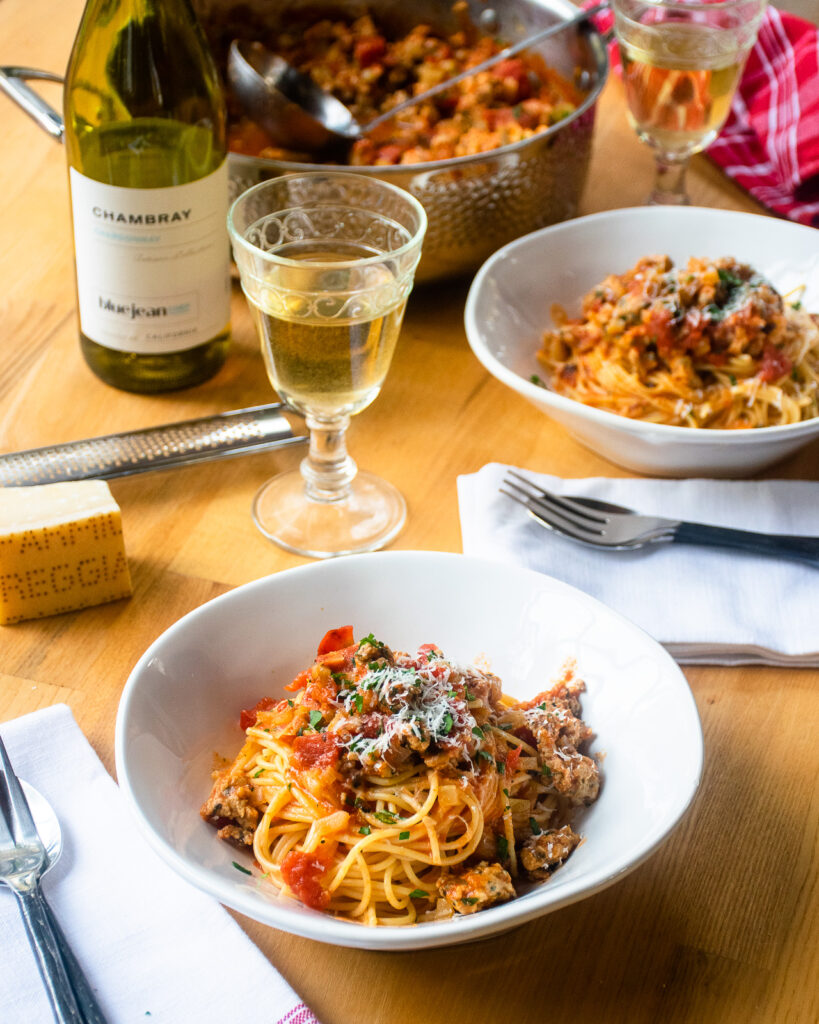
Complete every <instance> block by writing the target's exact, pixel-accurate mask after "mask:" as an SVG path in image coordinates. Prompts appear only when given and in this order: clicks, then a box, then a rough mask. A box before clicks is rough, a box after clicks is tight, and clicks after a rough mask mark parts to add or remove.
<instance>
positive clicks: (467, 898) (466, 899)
mask: <svg viewBox="0 0 819 1024" xmlns="http://www.w3.org/2000/svg"><path fill="white" fill-rule="evenodd" d="M477 902H478V897H477V896H462V897H461V903H467V904H469V906H470V907H471V906H474V904H476V903H477Z"/></svg>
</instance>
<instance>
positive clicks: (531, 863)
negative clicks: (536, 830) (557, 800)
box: [520, 825, 580, 878]
mask: <svg viewBox="0 0 819 1024" xmlns="http://www.w3.org/2000/svg"><path fill="white" fill-rule="evenodd" d="M579 842H580V836H579V835H578V834H577V833H576V832H575V831H574V829H573V828H572V827H571V825H564V826H563V828H559V829H557V830H554V831H549V832H543V833H542V834H541V835H539V836H531V837H530V838H529V839H527V840H526V842H525V843H524V844H523V846H522V847H521V850H520V862H521V864H522V865H523V867H524V869H525V870H526V872H527V873H528V874H529V875H530V876H531V877H532V878H547V877H548V876H549V875H550V874H551V872H552V869H553V868H556V867H557V866H558V865H559V864H562V863H563V861H564V860H565V859H566V858H567V857H568V856H569V854H570V853H571V852H572V850H573V849H574V848H575V847H576V846H577V844H578V843H579Z"/></svg>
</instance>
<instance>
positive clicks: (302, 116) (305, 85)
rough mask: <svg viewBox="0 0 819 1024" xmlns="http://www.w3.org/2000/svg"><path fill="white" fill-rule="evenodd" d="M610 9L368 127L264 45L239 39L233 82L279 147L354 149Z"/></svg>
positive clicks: (584, 16) (539, 36) (594, 10)
mask: <svg viewBox="0 0 819 1024" xmlns="http://www.w3.org/2000/svg"><path fill="white" fill-rule="evenodd" d="M607 7H608V3H600V4H597V5H596V6H595V7H590V8H589V9H588V10H585V11H579V12H578V13H577V14H576V15H574V16H573V17H571V18H568V19H566V20H565V21H561V22H558V23H557V24H556V25H550V26H549V27H548V28H544V29H541V31H540V32H535V33H534V34H533V35H531V36H527V37H526V38H525V39H522V40H520V42H517V43H514V44H512V45H511V46H507V47H506V48H505V49H503V50H501V51H500V53H496V54H495V55H494V56H493V57H490V58H489V59H488V60H485V61H482V62H481V63H480V64H476V65H475V66H474V67H471V68H467V69H466V70H465V71H461V72H460V73H459V74H457V75H453V77H452V78H448V79H447V80H446V81H444V82H439V83H438V85H434V86H433V87H432V88H431V89H426V90H425V91H424V92H422V93H419V94H418V95H417V96H411V97H410V98H409V99H407V100H404V101H403V103H397V104H396V105H395V106H394V107H393V108H392V109H391V110H388V111H387V112H386V113H385V114H379V116H378V117H374V118H373V119H372V120H371V121H368V122H367V123H366V124H364V125H362V124H359V123H358V121H357V120H356V119H355V117H354V116H353V113H352V111H351V110H350V109H349V108H348V107H346V106H345V105H344V104H343V103H342V102H341V100H338V99H336V98H335V96H332V95H331V94H330V93H327V92H325V91H324V90H323V89H322V88H320V87H319V86H318V85H316V83H315V82H314V81H313V79H312V78H310V76H309V75H304V74H302V73H301V72H300V71H297V70H296V69H295V68H294V67H293V66H292V65H290V64H288V63H287V61H286V60H284V58H282V57H279V56H277V55H276V54H274V53H271V52H270V50H268V49H267V47H265V46H264V45H263V44H262V43H258V42H243V41H241V40H239V39H234V40H233V42H232V43H231V44H230V50H229V52H228V60H227V77H228V81H229V82H230V85H231V88H232V89H233V92H234V94H235V96H236V98H237V99H238V100H239V102H240V104H241V105H242V108H243V109H244V111H245V113H246V114H247V115H248V117H250V118H251V119H252V120H253V121H255V122H256V124H258V125H259V126H260V127H261V128H263V129H264V130H265V131H266V132H267V134H268V135H269V136H270V138H271V139H272V141H273V142H274V143H275V144H276V145H278V146H285V147H287V148H288V149H303V150H307V151H308V152H316V151H317V150H320V149H324V148H326V147H329V146H331V145H333V144H335V145H336V146H338V145H339V144H343V145H350V144H351V143H353V142H356V141H357V140H358V139H361V138H364V136H365V135H367V134H369V132H371V131H372V130H373V128H376V127H377V126H378V125H380V124H383V123H384V122H385V121H389V120H390V119H391V118H393V117H395V115H396V114H398V113H400V112H401V111H402V110H406V109H407V108H408V107H413V106H415V105H416V104H417V103H423V102H424V100H428V99H430V98H431V97H432V96H437V95H438V93H440V92H444V91H445V90H446V89H449V88H451V87H452V86H453V85H455V84H456V83H457V82H461V81H463V79H465V78H469V77H470V76H472V75H476V74H478V72H480V71H485V70H486V69H487V68H491V67H493V66H494V65H495V64H498V63H499V62H500V61H502V60H506V59H507V58H509V57H512V56H514V55H515V54H516V53H520V52H521V50H525V49H527V48H528V47H530V46H534V45H535V44H536V43H540V42H542V41H543V40H544V39H548V38H549V37H550V36H553V35H556V34H557V33H558V32H563V31H564V30H565V29H567V28H572V27H573V26H574V25H579V24H580V23H581V22H584V21H587V20H588V19H589V18H592V17H594V15H595V14H599V13H600V11H603V10H605V9H606V8H607Z"/></svg>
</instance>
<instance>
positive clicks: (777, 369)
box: [757, 345, 793, 384]
mask: <svg viewBox="0 0 819 1024" xmlns="http://www.w3.org/2000/svg"><path fill="white" fill-rule="evenodd" d="M792 369H793V363H792V362H791V360H790V359H789V358H788V357H787V356H786V355H785V353H784V352H783V351H782V349H779V348H776V347H775V346H774V345H766V347H765V351H764V352H763V353H762V365H761V366H760V368H759V372H758V373H757V377H759V379H760V380H761V381H763V382H764V383H765V384H770V383H771V381H774V380H779V378H780V377H784V376H785V374H786V373H790V372H791V370H792Z"/></svg>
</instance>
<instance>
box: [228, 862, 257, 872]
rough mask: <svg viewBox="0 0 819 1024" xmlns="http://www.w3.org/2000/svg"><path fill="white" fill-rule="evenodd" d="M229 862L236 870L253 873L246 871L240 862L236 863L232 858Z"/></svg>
mask: <svg viewBox="0 0 819 1024" xmlns="http://www.w3.org/2000/svg"><path fill="white" fill-rule="evenodd" d="M230 863H231V864H232V865H233V866H234V867H235V868H236V870H237V871H241V872H242V874H243V875H252V874H253V872H252V871H248V870H247V868H243V867H242V865H241V864H237V863H236V861H235V860H232V861H231V862H230Z"/></svg>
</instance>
